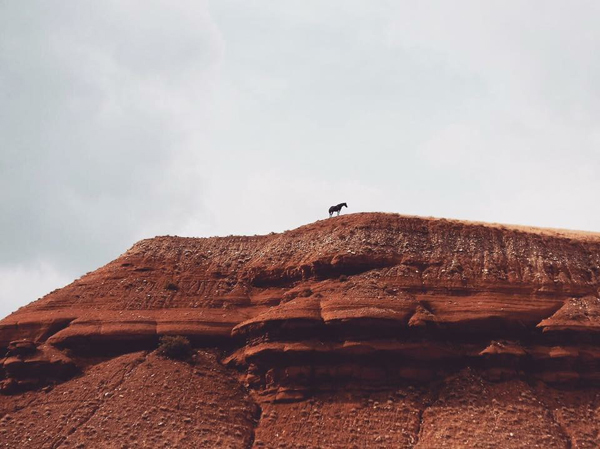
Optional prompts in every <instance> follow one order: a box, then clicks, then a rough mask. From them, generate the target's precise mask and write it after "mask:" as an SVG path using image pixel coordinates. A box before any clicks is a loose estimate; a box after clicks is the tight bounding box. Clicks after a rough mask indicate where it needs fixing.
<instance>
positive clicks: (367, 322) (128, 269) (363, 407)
mask: <svg viewBox="0 0 600 449" xmlns="http://www.w3.org/2000/svg"><path fill="white" fill-rule="evenodd" d="M599 288H600V235H599V234H595V233H582V232H574V231H561V230H550V229H535V228H526V227H517V226H503V225H491V224H482V223H468V222H460V221H452V220H441V219H428V218H418V217H406V216H401V215H395V214H382V213H368V214H367V213H365V214H351V215H345V216H340V217H334V218H331V219H328V220H323V221H318V222H316V223H312V224H309V225H306V226H303V227H301V228H298V229H295V230H293V231H287V232H284V233H282V234H271V235H265V236H255V237H225V238H217V237H215V238H180V237H157V238H154V239H149V240H144V241H141V242H139V243H137V244H135V245H134V246H133V247H132V248H131V249H130V250H128V251H127V252H126V253H124V254H123V255H122V256H120V257H119V258H118V259H116V260H114V261H113V262H111V263H109V264H108V265H106V266H104V267H102V268H100V269H98V270H96V271H94V272H92V273H89V274H87V275H85V276H83V277H82V278H81V279H78V280H76V281H75V282H73V283H72V284H70V285H68V286H67V287H65V288H63V289H60V290H57V291H54V292H52V293H50V294H49V295H47V296H45V297H44V298H42V299H40V300H38V301H36V302H33V303H31V304H29V305H28V306H26V307H23V308H21V309H20V310H18V311H17V312H15V313H13V314H12V315H10V316H8V317H7V318H5V319H4V320H2V321H1V322H0V355H2V354H5V356H4V358H3V359H0V379H1V389H2V391H3V392H4V393H5V394H4V395H3V396H0V447H10V448H21V447H32V448H63V447H64V448H67V447H69V448H73V447H79V448H84V447H94V448H98V447H110V448H113V447H115V448H126V447H130V448H140V447H148V448H155V447H172V448H188V447H189V448H192V447H193V448H196V447H239V448H247V447H257V448H275V447H287V448H328V447H331V448H352V447H355V448H364V447H373V448H379V447H381V448H386V447H405V448H413V447H414V448H443V447H449V448H459V447H463V448H476V447H480V448H497V447H502V448H523V447H532V448H535V447H540V448H597V447H599V443H598V441H600V435H599V433H600V424H599V423H600V395H599V394H598V393H599V389H598V384H599V382H600V349H599V348H598V343H599V341H600V337H599V335H600V334H599V332H600V299H599V295H598V294H599ZM162 335H182V336H186V337H187V338H189V340H190V341H191V342H192V343H193V345H194V346H195V348H196V349H197V350H198V352H197V354H196V356H195V357H194V360H193V361H192V362H191V363H187V362H180V361H173V360H169V359H165V358H161V357H158V356H157V355H156V354H155V353H154V352H153V350H154V349H155V348H156V346H157V342H158V338H159V337H160V336H162Z"/></svg>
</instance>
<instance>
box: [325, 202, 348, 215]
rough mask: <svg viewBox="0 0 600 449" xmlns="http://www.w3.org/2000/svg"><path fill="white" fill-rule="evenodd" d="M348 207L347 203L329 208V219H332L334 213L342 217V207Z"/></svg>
mask: <svg viewBox="0 0 600 449" xmlns="http://www.w3.org/2000/svg"><path fill="white" fill-rule="evenodd" d="M344 206H346V207H348V205H347V204H346V203H340V204H338V205H337V206H331V207H330V208H329V217H331V216H332V215H333V213H334V212H337V213H338V216H339V215H340V211H341V210H342V207H344Z"/></svg>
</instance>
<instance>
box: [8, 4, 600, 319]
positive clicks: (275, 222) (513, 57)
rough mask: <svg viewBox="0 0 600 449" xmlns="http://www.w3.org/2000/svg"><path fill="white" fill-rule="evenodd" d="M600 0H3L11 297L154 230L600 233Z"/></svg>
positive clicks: (23, 298) (96, 262) (25, 296)
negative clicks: (378, 218) (402, 223)
mask: <svg viewBox="0 0 600 449" xmlns="http://www.w3.org/2000/svg"><path fill="white" fill-rule="evenodd" d="M599 19H600V3H598V2H597V1H570V2H565V1H562V0H561V1H549V0H537V1H528V2H523V1H502V2H500V1H498V2H481V1H479V0H473V1H458V2H447V1H443V0H440V1H422V2H413V1H406V2H398V1H349V0H340V1H328V2H322V1H320V0H314V1H313V0H302V1H293V2H292V1H275V2H273V1H227V0H219V1H214V2H206V1H198V0H193V1H178V2H171V1H148V0H144V1H122V0H115V1H103V2H95V1H74V0H73V1H60V2H59V1H56V2H49V1H27V2H19V1H8V0H0V211H1V214H0V317H1V316H4V315H6V314H8V313H10V312H11V311H13V310H16V309H17V308H18V307H20V306H22V305H24V304H26V303H28V302H30V301H32V300H35V299H37V298H38V297H40V296H42V295H44V294H46V293H48V292H49V291H51V290H53V289H55V288H58V287H62V286H64V285H65V284H67V283H69V282H71V281H72V280H74V279H75V278H77V277H79V276H81V275H82V274H85V273H86V272H88V271H91V270H94V269H96V268H98V267H99V266H101V265H104V264H105V263H107V262H109V261H110V260H112V259H114V258H115V257H117V256H118V255H119V254H121V253H122V252H124V251H125V250H126V249H127V248H129V247H130V246H131V245H132V244H133V243H134V242H135V241H137V240H139V239H141V238H146V237H152V236H155V235H164V234H170V235H185V236H212V235H228V234H261V233H268V232H271V231H283V230H285V229H292V228H295V227H297V226H300V225H302V224H305V223H309V222H312V221H315V220H317V219H321V218H324V217H326V216H327V208H328V207H329V206H330V205H331V204H335V203H338V202H341V201H346V202H348V204H349V206H350V207H349V209H348V212H359V211H389V212H400V213H406V214H416V215H424V216H437V217H448V218H460V219H470V220H480V221H491V222H502V223H516V224H528V225H537V226H547V227H559V228H571V229H584V230H592V231H600V207H599V206H598V197H597V195H598V192H599V191H600V176H599V173H600V170H599V169H600V83H599V82H598V80H599V79H600V48H599V47H600V27H598V21H599Z"/></svg>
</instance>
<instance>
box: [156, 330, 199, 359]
mask: <svg viewBox="0 0 600 449" xmlns="http://www.w3.org/2000/svg"><path fill="white" fill-rule="evenodd" d="M156 353H157V354H158V355H160V356H162V357H166V358H169V359H176V360H187V359H189V358H191V357H192V354H193V353H194V351H193V349H192V345H191V344H190V341H189V340H188V339H187V338H185V337H182V336H180V335H176V336H172V335H163V336H162V337H160V343H159V345H158V349H157V350H156Z"/></svg>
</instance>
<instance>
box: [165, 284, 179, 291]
mask: <svg viewBox="0 0 600 449" xmlns="http://www.w3.org/2000/svg"><path fill="white" fill-rule="evenodd" d="M165 290H171V291H172V292H176V291H177V290H179V286H178V285H177V284H175V283H173V282H167V284H166V285H165Z"/></svg>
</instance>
